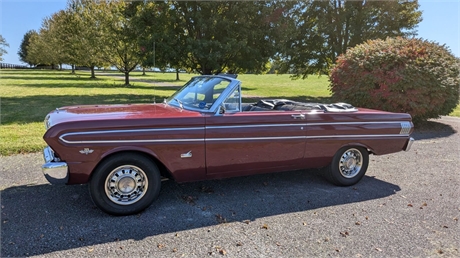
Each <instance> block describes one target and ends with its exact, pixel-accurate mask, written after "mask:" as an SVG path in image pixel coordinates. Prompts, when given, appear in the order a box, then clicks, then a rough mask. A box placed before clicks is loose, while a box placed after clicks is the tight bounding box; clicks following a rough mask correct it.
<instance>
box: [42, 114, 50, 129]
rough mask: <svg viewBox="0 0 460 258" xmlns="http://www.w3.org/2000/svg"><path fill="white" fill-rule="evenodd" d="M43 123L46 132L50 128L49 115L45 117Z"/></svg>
mask: <svg viewBox="0 0 460 258" xmlns="http://www.w3.org/2000/svg"><path fill="white" fill-rule="evenodd" d="M43 122H44V123H45V129H46V130H48V129H49V128H50V127H51V121H50V115H49V114H48V115H47V116H46V117H45V121H43Z"/></svg>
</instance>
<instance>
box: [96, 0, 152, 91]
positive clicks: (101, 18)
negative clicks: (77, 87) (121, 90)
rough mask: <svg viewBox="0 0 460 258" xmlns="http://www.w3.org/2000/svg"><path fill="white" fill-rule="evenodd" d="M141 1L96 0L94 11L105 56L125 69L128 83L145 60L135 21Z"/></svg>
mask: <svg viewBox="0 0 460 258" xmlns="http://www.w3.org/2000/svg"><path fill="white" fill-rule="evenodd" d="M140 4H143V3H141V2H133V3H127V2H125V1H122V0H113V1H102V0H101V1H99V3H97V11H98V12H97V13H96V14H95V15H96V20H97V22H98V23H100V28H101V31H102V33H103V37H102V47H103V48H102V54H103V55H102V56H103V59H104V60H105V61H106V62H108V63H110V64H111V65H113V66H115V67H116V68H117V69H118V70H119V71H120V72H122V73H124V75H125V85H129V73H130V72H131V71H132V70H134V68H136V67H137V66H138V65H139V64H140V63H141V61H142V60H141V59H142V58H141V49H140V46H139V45H138V38H139V37H140V34H139V31H140V30H139V29H138V28H136V27H135V26H134V23H133V22H132V20H133V19H134V17H135V16H136V15H137V6H138V5H140Z"/></svg>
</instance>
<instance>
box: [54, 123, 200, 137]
mask: <svg viewBox="0 0 460 258" xmlns="http://www.w3.org/2000/svg"><path fill="white" fill-rule="evenodd" d="M204 128H205V127H204V126H203V127H178V128H175V127H171V128H151V129H126V130H105V131H89V132H75V133H65V134H63V135H61V137H65V136H69V135H81V134H101V133H104V134H105V133H141V132H163V131H188V130H204Z"/></svg>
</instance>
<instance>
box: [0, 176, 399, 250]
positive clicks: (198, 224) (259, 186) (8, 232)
mask: <svg viewBox="0 0 460 258" xmlns="http://www.w3.org/2000/svg"><path fill="white" fill-rule="evenodd" d="M397 191H400V188H399V187H398V186H397V185H394V184H391V183H388V182H384V181H381V180H378V179H375V178H373V177H369V176H365V177H364V178H363V179H362V180H361V181H360V182H359V183H358V184H356V185H354V186H351V187H337V186H333V185H331V184H329V183H328V182H326V181H325V180H324V179H323V177H322V176H321V170H308V171H305V170H304V171H291V172H285V173H276V174H265V175H256V176H251V177H240V178H232V179H225V180H213V181H206V182H196V183H187V184H177V183H175V182H173V181H166V182H163V184H162V190H161V193H160V196H159V198H158V199H157V200H156V201H155V202H154V203H153V204H152V205H151V206H150V207H149V208H148V209H147V210H145V211H144V212H142V213H140V214H137V215H132V216H125V217H115V216H110V215H107V214H105V213H103V212H101V211H100V210H99V209H97V208H96V207H95V206H94V204H93V203H92V201H91V199H90V197H89V193H88V188H87V186H86V185H73V186H56V185H54V186H53V185H48V184H46V185H21V186H14V187H10V188H7V189H4V190H2V191H1V197H2V199H1V205H2V206H1V207H2V215H1V219H2V224H1V246H2V249H1V257H5V256H31V255H39V254H46V253H51V252H55V251H61V250H69V249H74V248H79V247H88V249H90V247H91V246H94V245H98V244H104V243H111V242H115V241H124V240H130V241H136V240H142V239H145V238H147V237H152V236H157V235H160V234H167V233H175V232H178V231H183V230H190V229H199V228H205V227H211V226H215V225H218V224H224V223H242V225H245V224H249V223H259V222H258V219H260V218H264V217H268V216H277V215H282V214H287V213H293V212H307V213H302V215H303V216H306V217H305V220H306V221H308V219H309V218H311V217H309V213H308V212H309V211H311V213H312V214H313V213H314V210H315V209H317V208H320V207H329V206H335V205H343V204H349V203H355V202H365V201H368V200H373V199H379V198H384V197H387V196H390V195H393V194H395V193H396V192H397ZM205 230H206V229H204V230H203V232H204V233H205V232H209V231H205Z"/></svg>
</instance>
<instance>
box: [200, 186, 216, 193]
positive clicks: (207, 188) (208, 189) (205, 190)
mask: <svg viewBox="0 0 460 258" xmlns="http://www.w3.org/2000/svg"><path fill="white" fill-rule="evenodd" d="M199 190H200V192H203V193H214V189H213V188H212V187H210V186H201V187H200V189H199Z"/></svg>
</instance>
